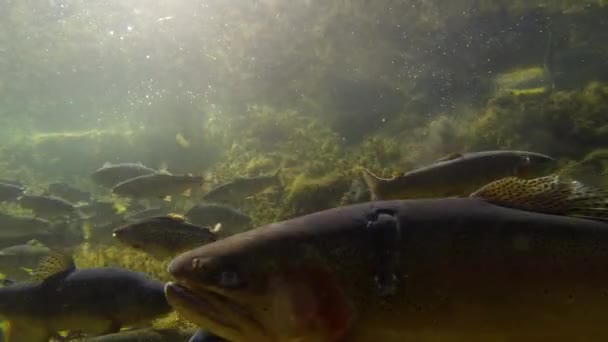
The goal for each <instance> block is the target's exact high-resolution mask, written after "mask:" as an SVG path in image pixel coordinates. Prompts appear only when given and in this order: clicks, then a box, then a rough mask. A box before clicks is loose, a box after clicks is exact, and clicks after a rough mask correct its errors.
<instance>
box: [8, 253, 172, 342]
mask: <svg viewBox="0 0 608 342" xmlns="http://www.w3.org/2000/svg"><path fill="white" fill-rule="evenodd" d="M63 264H64V263H63V262H61V261H51V262H49V265H61V267H63ZM170 311H171V308H170V307H169V305H168V304H167V301H166V298H165V296H164V294H163V284H162V283H161V282H159V281H156V280H153V279H150V278H148V277H147V276H145V275H144V274H143V273H137V272H132V271H128V270H124V269H119V268H90V269H75V267H73V264H72V266H71V267H66V268H62V269H60V270H58V271H56V272H55V273H52V274H51V273H49V274H48V276H47V277H46V278H44V279H42V280H40V281H37V282H30V283H16V284H12V285H9V286H5V287H3V288H0V317H2V318H4V319H6V320H7V321H9V325H10V329H9V334H8V340H9V341H11V342H43V341H44V342H46V341H48V340H49V338H50V336H51V335H53V334H55V333H56V332H58V331H62V330H77V331H83V332H85V333H88V334H101V333H110V332H117V331H118V330H119V329H120V328H121V327H122V326H125V325H138V324H142V323H147V322H149V321H150V320H152V319H154V318H157V317H159V316H161V315H164V314H167V313H169V312H170Z"/></svg>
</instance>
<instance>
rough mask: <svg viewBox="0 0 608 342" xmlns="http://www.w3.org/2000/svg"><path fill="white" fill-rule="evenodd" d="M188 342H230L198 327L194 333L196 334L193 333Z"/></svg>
mask: <svg viewBox="0 0 608 342" xmlns="http://www.w3.org/2000/svg"><path fill="white" fill-rule="evenodd" d="M188 342H228V341H227V340H225V339H223V338H221V337H219V336H215V335H213V334H211V333H210V332H208V331H205V330H203V329H198V330H197V331H196V332H195V333H194V335H192V336H191V337H190V339H189V340H188Z"/></svg>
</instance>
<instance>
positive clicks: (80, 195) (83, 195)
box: [48, 182, 91, 203]
mask: <svg viewBox="0 0 608 342" xmlns="http://www.w3.org/2000/svg"><path fill="white" fill-rule="evenodd" d="M48 193H49V194H51V195H53V196H57V197H61V198H63V199H65V200H68V201H70V202H72V203H78V202H89V201H90V200H91V193H90V192H86V191H82V190H80V189H77V188H75V187H73V186H71V185H69V184H67V183H63V182H58V183H51V184H49V186H48Z"/></svg>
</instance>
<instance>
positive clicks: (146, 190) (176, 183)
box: [112, 173, 203, 198]
mask: <svg viewBox="0 0 608 342" xmlns="http://www.w3.org/2000/svg"><path fill="white" fill-rule="evenodd" d="M202 184H203V177H201V176H192V175H170V174H164V173H155V174H150V175H144V176H139V177H135V178H131V179H128V180H126V181H124V182H122V183H119V184H117V185H116V186H115V187H113V188H112V193H114V194H116V195H120V196H125V197H131V198H165V197H167V196H175V195H180V194H182V193H184V192H186V191H187V190H190V189H192V188H198V187H200V186H201V185H202Z"/></svg>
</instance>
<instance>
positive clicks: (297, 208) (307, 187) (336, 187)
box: [287, 173, 350, 215]
mask: <svg viewBox="0 0 608 342" xmlns="http://www.w3.org/2000/svg"><path fill="white" fill-rule="evenodd" d="M349 185H350V182H349V180H348V179H346V178H345V177H344V176H342V175H340V174H337V173H333V174H328V175H326V176H323V177H319V178H311V177H309V176H308V175H305V174H302V175H300V176H298V177H297V178H296V179H295V180H294V181H293V183H292V184H291V185H290V187H289V194H288V195H287V205H288V209H287V210H288V211H290V212H292V213H293V214H297V215H303V214H306V213H311V212H314V211H318V210H323V209H328V208H331V207H333V206H336V205H338V204H339V203H340V200H341V198H342V195H343V194H344V193H345V192H346V191H348V187H349Z"/></svg>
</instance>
